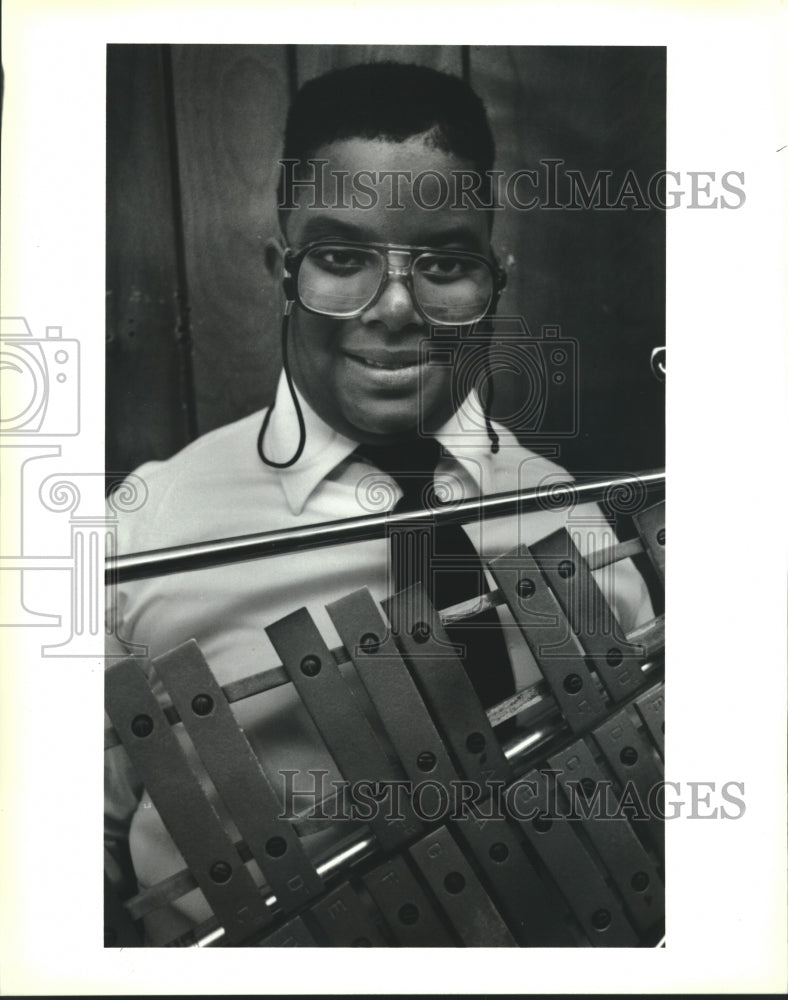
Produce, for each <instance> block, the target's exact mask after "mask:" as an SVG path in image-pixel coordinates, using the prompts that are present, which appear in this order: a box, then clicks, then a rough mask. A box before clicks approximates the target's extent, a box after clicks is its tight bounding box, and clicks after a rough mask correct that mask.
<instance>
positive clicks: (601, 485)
mask: <svg viewBox="0 0 788 1000" xmlns="http://www.w3.org/2000/svg"><path fill="white" fill-rule="evenodd" d="M664 485H665V471H664V469H656V470H653V471H650V472H641V473H638V474H637V475H631V476H619V477H613V478H610V479H599V480H594V481H593V482H589V483H573V482H564V483H554V484H551V485H550V486H547V487H536V488H535V489H530V490H522V491H514V492H511V493H495V494H493V495H492V496H488V497H484V498H480V497H474V498H472V499H469V500H462V501H460V502H459V503H456V504H447V505H446V506H445V507H439V508H437V509H435V510H432V509H429V510H427V509H425V510H417V511H408V512H405V513H400V514H394V513H391V512H388V513H384V514H366V515H364V516H362V517H352V518H347V519H344V520H340V521H327V522H325V523H323V524H312V525H307V526H305V527H302V528H286V529H282V530H279V531H267V532H261V533H259V534H252V535H241V536H238V537H236V538H220V539H215V540H213V541H208V542H195V543H193V544H190V545H177V546H173V547H172V548H166V549H154V550H151V551H149V552H136V553H130V554H128V555H119V556H115V557H111V558H108V559H107V561H106V569H105V579H106V582H107V583H108V584H112V583H125V582H127V581H129V580H142V579H146V578H149V577H156V576H166V575H168V574H170V573H182V572H184V571H186V570H197V569H207V568H209V567H212V566H223V565H226V564H228V563H236V562H245V561H246V560H249V559H260V558H263V557H264V556H273V555H284V554H286V553H289V552H298V551H301V550H303V549H314V548H321V547H323V546H328V545H340V544H344V543H347V542H360V541H368V540H369V539H373V538H384V537H385V536H386V534H387V533H388V532H389V531H390V529H391V528H392V527H393V526H396V525H398V524H408V525H415V524H418V523H419V522H421V521H424V522H425V523H427V524H465V523H467V522H470V521H474V520H477V519H478V518H479V517H481V516H484V517H488V518H492V517H504V516H506V515H509V514H525V513H527V512H528V511H533V510H560V509H562V508H564V509H567V508H569V509H571V508H572V507H573V506H575V505H576V504H581V503H592V502H596V501H600V500H602V501H604V500H607V501H608V502H611V503H612V502H614V501H615V499H616V497H617V496H618V495H619V494H621V493H622V492H623V493H624V495H627V493H629V492H630V491H633V493H634V495H637V493H638V492H640V491H644V492H645V493H646V494H648V493H650V492H653V491H655V490H659V489H661V488H664Z"/></svg>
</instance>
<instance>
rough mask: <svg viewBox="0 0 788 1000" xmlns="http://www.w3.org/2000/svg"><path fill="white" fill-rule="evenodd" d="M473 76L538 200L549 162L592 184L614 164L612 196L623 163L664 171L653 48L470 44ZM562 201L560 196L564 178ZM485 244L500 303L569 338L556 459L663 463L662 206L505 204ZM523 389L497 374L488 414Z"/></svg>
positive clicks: (505, 152) (503, 151)
mask: <svg viewBox="0 0 788 1000" xmlns="http://www.w3.org/2000/svg"><path fill="white" fill-rule="evenodd" d="M470 83H471V85H472V86H473V87H474V88H475V89H476V90H477V92H478V93H479V94H480V96H481V97H482V99H483V100H484V101H485V103H486V104H487V108H488V112H489V115H490V118H491V122H492V126H493V130H494V133H495V137H496V143H497V147H498V164H497V166H498V168H499V169H502V170H505V171H506V172H507V174H509V173H511V172H512V171H515V170H522V169H533V170H537V171H540V177H541V181H540V186H539V188H538V189H537V194H538V195H540V197H541V198H542V203H544V200H546V185H545V181H544V177H545V168H542V167H540V163H541V162H542V161H544V160H547V159H558V160H562V161H564V166H563V167H561V170H563V169H566V168H568V169H574V170H579V171H580V172H581V173H582V176H583V178H584V179H585V181H586V183H587V184H588V185H590V184H591V183H592V180H593V177H594V175H595V173H596V171H600V170H610V171H612V173H613V179H612V182H611V191H612V192H613V198H615V196H616V194H617V192H618V190H619V188H620V185H621V183H622V182H623V180H624V177H625V175H626V173H627V171H628V170H630V169H632V170H634V171H635V173H636V175H637V177H638V179H639V180H640V182H641V185H642V186H643V188H644V190H645V188H646V187H647V184H648V179H649V178H650V177H651V176H653V174H654V173H655V172H656V171H658V170H660V169H663V168H664V165H665V121H664V88H665V54H664V50H662V49H649V48H639V49H633V48H565V47H533V48H532V47H488V46H472V47H471V52H470ZM532 193H533V189H532V188H531V187H530V185H529V184H528V182H525V183H524V184H523V185H522V186H521V188H520V189H519V196H520V197H521V198H522V199H523V200H524V201H525V200H527V199H528V198H530V196H531V195H532ZM558 201H559V202H567V201H569V193H568V187H567V185H566V183H564V186H563V187H559V194H558ZM494 242H495V246H496V248H497V249H498V251H499V254H500V256H501V258H502V259H503V260H505V261H506V262H507V264H508V272H509V286H508V288H507V290H506V291H505V293H504V295H503V296H502V299H501V303H500V307H499V314H500V315H506V314H509V315H517V316H522V317H523V318H524V319H525V321H526V323H527V325H528V327H529V329H530V331H531V333H532V334H534V335H538V333H539V331H540V330H541V327H542V326H543V325H545V324H548V325H558V326H560V327H561V330H562V334H563V335H564V336H565V337H570V338H573V339H575V340H577V342H578V363H579V367H578V388H579V397H580V406H579V413H578V420H577V425H578V430H579V433H578V436H577V437H576V438H574V439H569V440H563V441H562V442H561V443H560V448H561V453H560V460H561V462H562V463H563V464H565V465H566V466H568V467H569V468H570V469H573V470H583V469H587V470H599V471H602V470H604V471H611V472H612V471H625V470H637V469H643V468H646V467H648V466H652V465H655V466H656V465H661V464H663V462H664V389H663V387H662V386H661V385H660V384H659V383H657V382H656V380H655V379H654V378H653V376H652V375H651V373H650V371H649V364H648V362H649V355H650V351H651V348H652V347H653V346H657V345H660V344H663V343H664V321H665V310H664V280H665V278H664V215H663V213H661V212H660V211H659V210H657V209H649V210H647V211H640V210H632V209H631V208H628V209H627V210H625V211H604V210H596V211H595V210H580V211H568V210H565V209H564V210H562V209H552V210H551V209H544V208H535V209H531V210H529V211H520V210H517V209H511V208H510V209H508V210H507V211H505V212H502V213H498V216H497V218H496V223H495V229H494ZM520 392H521V387H520V385H518V383H517V380H516V377H515V376H511V375H506V374H500V373H499V375H498V377H497V379H496V395H497V406H496V411H497V412H498V413H500V414H504V413H511V412H514V411H515V410H516V401H517V397H518V393H520ZM545 430H546V431H549V430H550V428H549V427H548V428H545ZM548 437H549V436H548ZM524 441H525V442H526V443H533V441H532V439H530V438H529V437H527V436H525V437H524Z"/></svg>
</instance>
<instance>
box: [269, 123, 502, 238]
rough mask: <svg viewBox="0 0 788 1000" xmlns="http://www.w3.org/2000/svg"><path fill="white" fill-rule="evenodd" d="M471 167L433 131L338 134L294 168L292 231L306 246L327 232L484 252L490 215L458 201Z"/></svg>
mask: <svg viewBox="0 0 788 1000" xmlns="http://www.w3.org/2000/svg"><path fill="white" fill-rule="evenodd" d="M472 172H473V171H472V165H471V164H470V163H469V162H468V161H467V160H464V159H462V158H461V157H459V156H457V155H456V154H454V153H451V152H449V151H447V150H444V149H440V148H439V147H437V146H436V145H435V143H434V141H433V136H432V134H431V133H430V132H427V133H422V134H420V135H417V136H411V137H409V138H408V139H405V140H402V141H399V140H389V139H379V138H376V139H367V138H359V137H351V138H347V139H338V140H334V141H332V142H330V143H327V144H325V145H323V146H321V147H319V148H318V149H317V150H316V151H315V154H314V156H313V157H312V158H311V159H310V161H308V162H306V163H299V164H297V165H296V169H295V170H294V171H293V172H292V173H291V177H292V178H293V183H292V203H293V205H294V208H293V209H292V211H290V212H288V220H287V229H288V232H289V234H290V235H291V237H294V236H295V235H296V234H297V241H298V243H299V244H303V243H306V242H310V241H311V240H315V239H321V238H342V239H349V240H358V241H360V242H378V241H387V242H400V243H409V244H413V245H422V246H439V247H443V246H446V247H448V246H456V247H459V248H465V249H471V250H477V251H479V252H483V251H484V250H485V249H486V247H487V245H488V243H489V216H488V213H487V212H486V211H484V210H481V209H478V208H476V207H474V206H473V205H472V204H469V203H468V202H467V201H463V202H462V203H458V201H457V198H456V192H457V189H458V183H459V178H460V177H461V176H462V175H465V177H466V178H467V176H468V175H469V174H471V173H472Z"/></svg>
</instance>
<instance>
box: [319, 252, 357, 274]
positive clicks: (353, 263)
mask: <svg viewBox="0 0 788 1000" xmlns="http://www.w3.org/2000/svg"><path fill="white" fill-rule="evenodd" d="M310 259H311V260H313V261H314V263H315V264H317V265H318V266H319V267H322V268H323V269H324V270H326V271H331V272H332V273H333V274H350V273H355V272H356V271H358V270H360V269H361V268H362V267H364V266H365V265H366V264H367V259H366V257H365V255H363V254H360V253H358V251H356V250H340V249H337V248H335V247H332V248H326V249H325V250H313V251H312V253H311V254H310Z"/></svg>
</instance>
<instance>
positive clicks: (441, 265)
mask: <svg viewBox="0 0 788 1000" xmlns="http://www.w3.org/2000/svg"><path fill="white" fill-rule="evenodd" d="M421 270H422V272H423V274H425V275H426V276H427V277H428V278H431V279H432V280H433V281H456V280H457V279H458V278H462V277H464V276H465V275H466V274H467V272H468V265H467V262H466V261H464V260H463V259H462V258H460V257H431V258H429V259H428V260H425V261H423V262H422V267H421Z"/></svg>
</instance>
